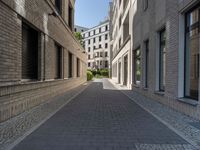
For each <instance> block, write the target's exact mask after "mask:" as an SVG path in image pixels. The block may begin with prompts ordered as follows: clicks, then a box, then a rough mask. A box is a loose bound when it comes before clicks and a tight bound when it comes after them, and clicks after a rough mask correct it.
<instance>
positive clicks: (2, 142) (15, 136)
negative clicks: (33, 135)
mask: <svg viewBox="0 0 200 150" xmlns="http://www.w3.org/2000/svg"><path fill="white" fill-rule="evenodd" d="M86 87H87V84H83V85H81V86H79V87H77V88H74V89H71V90H69V91H68V92H66V93H64V94H61V95H59V96H56V97H53V98H51V99H49V100H48V101H47V102H46V103H44V104H42V105H39V106H37V107H35V108H33V109H31V110H29V111H27V112H24V113H22V114H21V115H19V116H17V117H15V118H12V119H10V120H8V121H6V122H4V123H1V124H0V150H4V149H9V147H10V146H11V145H13V143H15V142H16V141H17V140H19V138H21V137H23V136H24V135H25V134H28V133H27V132H31V131H30V130H31V129H33V128H35V127H37V126H38V125H39V124H40V123H42V122H43V121H45V119H47V118H48V117H50V116H52V115H53V114H54V113H55V112H56V111H58V110H59V109H60V108H61V107H62V106H64V105H65V104H66V103H68V102H69V101H70V100H71V99H72V98H73V97H75V96H76V95H77V94H78V93H79V92H81V91H83V90H84V89H85V88H86Z"/></svg>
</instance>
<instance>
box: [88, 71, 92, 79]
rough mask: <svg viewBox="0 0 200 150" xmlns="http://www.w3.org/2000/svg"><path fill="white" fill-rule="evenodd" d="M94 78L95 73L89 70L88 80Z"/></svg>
mask: <svg viewBox="0 0 200 150" xmlns="http://www.w3.org/2000/svg"><path fill="white" fill-rule="evenodd" d="M92 79H93V74H92V72H91V71H87V80H88V81H91V80H92Z"/></svg>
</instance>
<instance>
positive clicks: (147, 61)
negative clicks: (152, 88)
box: [144, 40, 149, 88]
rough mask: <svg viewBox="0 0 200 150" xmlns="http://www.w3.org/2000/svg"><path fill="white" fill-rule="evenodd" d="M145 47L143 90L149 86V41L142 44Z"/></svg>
mask: <svg viewBox="0 0 200 150" xmlns="http://www.w3.org/2000/svg"><path fill="white" fill-rule="evenodd" d="M144 45H145V88H148V86H149V74H148V73H149V40H147V41H145V42H144Z"/></svg>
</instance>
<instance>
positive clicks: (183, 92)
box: [130, 0, 200, 119]
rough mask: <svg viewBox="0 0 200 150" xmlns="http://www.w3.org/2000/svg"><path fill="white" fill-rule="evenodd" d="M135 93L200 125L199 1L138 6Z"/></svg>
mask: <svg viewBox="0 0 200 150" xmlns="http://www.w3.org/2000/svg"><path fill="white" fill-rule="evenodd" d="M131 7H132V9H130V10H131V11H130V15H131V16H130V17H131V30H132V34H131V36H132V37H131V39H132V48H131V49H132V56H133V59H132V87H133V90H135V91H138V92H139V93H141V94H143V95H145V96H147V97H151V98H153V99H155V100H158V101H159V102H160V103H163V104H165V105H167V106H170V107H172V108H174V109H176V110H178V111H180V112H182V113H184V114H187V115H189V116H191V117H194V118H197V119H200V103H199V100H200V99H199V85H200V84H199V50H200V49H199V48H200V47H199V45H200V33H199V31H200V3H199V1H198V0H179V1H178V0H162V1H160V0H154V1H152V2H151V1H150V0H149V1H148V0H142V1H140V0H133V1H132V6H131Z"/></svg>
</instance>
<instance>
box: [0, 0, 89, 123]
mask: <svg viewBox="0 0 200 150" xmlns="http://www.w3.org/2000/svg"><path fill="white" fill-rule="evenodd" d="M73 28H74V0H42V1H41V0H29V1H27V0H14V1H13V0H0V53H1V55H0V122H2V121H5V120H7V119H9V118H11V117H14V116H16V115H18V114H20V113H22V112H24V111H26V110H28V109H30V108H32V107H34V106H37V105H39V104H41V103H43V102H44V101H46V100H47V99H48V98H50V97H53V96H56V95H58V94H60V93H63V92H65V91H67V90H69V89H71V88H74V87H76V86H78V85H80V84H81V83H84V82H85V81H86V74H85V72H86V69H87V55H86V54H85V52H84V49H83V48H82V47H81V45H80V44H79V43H78V41H77V40H76V39H75V37H74V35H73V31H72V30H73Z"/></svg>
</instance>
